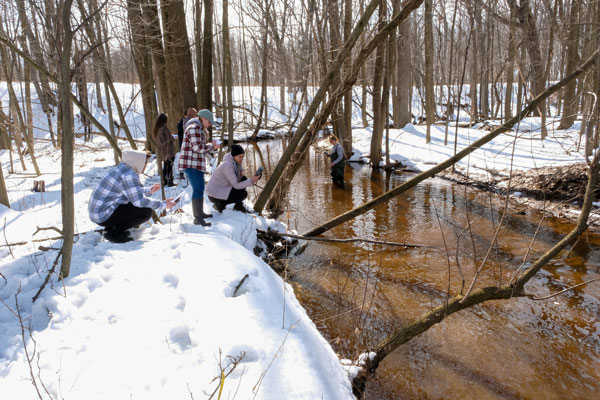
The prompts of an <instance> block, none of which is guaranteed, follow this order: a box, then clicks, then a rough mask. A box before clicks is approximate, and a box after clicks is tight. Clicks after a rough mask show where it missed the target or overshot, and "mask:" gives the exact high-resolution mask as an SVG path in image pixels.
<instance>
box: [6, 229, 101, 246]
mask: <svg viewBox="0 0 600 400" xmlns="http://www.w3.org/2000/svg"><path fill="white" fill-rule="evenodd" d="M103 231H104V229H92V230H91V231H87V232H80V233H75V234H74V235H75V236H79V235H85V234H86V233H90V232H98V233H101V232H103ZM36 233H37V232H36ZM34 235H35V233H34ZM62 238H63V236H54V237H49V238H45V239H32V240H28V241H25V242H15V243H7V244H1V245H0V247H8V248H10V246H23V245H25V244H29V243H34V242H45V241H46V240H59V239H62Z"/></svg>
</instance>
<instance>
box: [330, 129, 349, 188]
mask: <svg viewBox="0 0 600 400" xmlns="http://www.w3.org/2000/svg"><path fill="white" fill-rule="evenodd" d="M329 143H330V144H331V145H332V146H333V148H332V149H331V153H329V157H331V178H332V179H333V183H334V184H336V185H338V186H339V187H341V188H343V187H344V167H345V166H346V157H344V148H343V147H342V145H341V144H340V143H339V142H338V138H337V137H335V136H334V135H331V136H330V137H329Z"/></svg>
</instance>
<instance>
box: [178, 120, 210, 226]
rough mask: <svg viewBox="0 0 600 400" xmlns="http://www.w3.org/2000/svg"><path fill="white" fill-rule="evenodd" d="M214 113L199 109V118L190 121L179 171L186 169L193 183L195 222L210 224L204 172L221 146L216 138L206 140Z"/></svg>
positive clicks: (185, 134) (182, 148)
mask: <svg viewBox="0 0 600 400" xmlns="http://www.w3.org/2000/svg"><path fill="white" fill-rule="evenodd" d="M214 123H215V120H214V118H213V114H212V113H211V112H210V111H209V110H206V109H203V110H200V111H198V118H192V119H191V120H189V121H188V123H187V127H186V128H185V132H184V133H183V144H182V145H181V152H180V154H179V164H178V165H177V166H178V168H179V171H184V172H185V176H186V177H187V180H188V181H189V182H190V184H191V185H192V211H193V213H194V224H196V225H202V226H210V225H211V223H210V222H208V221H205V218H210V217H212V214H206V213H204V174H205V173H206V165H207V161H208V160H207V158H208V156H210V154H211V153H212V152H213V151H215V150H217V149H218V148H219V144H218V143H217V141H216V140H213V141H212V142H210V143H207V142H206V138H207V136H208V132H207V130H208V128H209V127H211V126H212V125H214Z"/></svg>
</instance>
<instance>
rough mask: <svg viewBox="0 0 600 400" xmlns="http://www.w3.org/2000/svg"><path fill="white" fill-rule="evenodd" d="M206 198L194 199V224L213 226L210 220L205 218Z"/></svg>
mask: <svg viewBox="0 0 600 400" xmlns="http://www.w3.org/2000/svg"><path fill="white" fill-rule="evenodd" d="M203 208H204V199H203V198H200V199H192V211H193V213H194V224H195V225H202V226H211V225H212V224H211V223H210V222H207V221H205V220H204V218H205V217H204V212H203Z"/></svg>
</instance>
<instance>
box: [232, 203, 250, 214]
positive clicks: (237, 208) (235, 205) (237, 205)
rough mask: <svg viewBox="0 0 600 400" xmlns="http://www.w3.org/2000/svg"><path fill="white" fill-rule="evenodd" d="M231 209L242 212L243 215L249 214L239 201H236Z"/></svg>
mask: <svg viewBox="0 0 600 400" xmlns="http://www.w3.org/2000/svg"><path fill="white" fill-rule="evenodd" d="M233 209H234V210H236V211H239V212H242V213H244V214H248V213H250V211H248V209H246V207H244V203H243V202H241V201H238V202H237V203H235V204H234V206H233Z"/></svg>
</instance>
